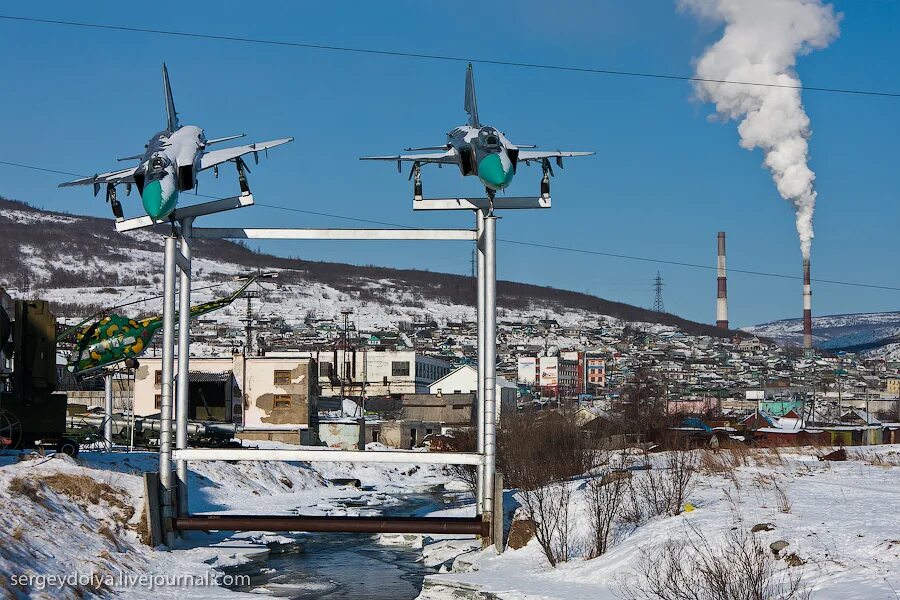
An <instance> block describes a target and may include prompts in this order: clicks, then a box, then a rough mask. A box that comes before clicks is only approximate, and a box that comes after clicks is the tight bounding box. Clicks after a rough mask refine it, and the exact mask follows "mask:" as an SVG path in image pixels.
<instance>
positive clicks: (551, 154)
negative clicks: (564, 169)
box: [519, 150, 595, 162]
mask: <svg viewBox="0 0 900 600" xmlns="http://www.w3.org/2000/svg"><path fill="white" fill-rule="evenodd" d="M592 154H595V152H568V151H560V150H519V160H520V161H526V162H527V161H529V160H541V159H544V158H568V157H570V156H590V155H592Z"/></svg>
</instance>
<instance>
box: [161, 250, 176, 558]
mask: <svg viewBox="0 0 900 600" xmlns="http://www.w3.org/2000/svg"><path fill="white" fill-rule="evenodd" d="M175 242H176V239H175V237H174V236H169V237H167V238H166V254H165V256H166V258H165V277H164V279H163V348H162V385H161V390H160V392H161V394H160V395H161V398H160V406H159V419H160V427H161V431H160V432H159V487H160V513H161V515H162V519H163V523H164V526H165V529H166V530H165V531H164V532H163V538H164V539H165V543H166V546H168V547H169V548H172V547H174V546H175V532H174V531H173V530H172V528H171V527H170V526H169V524H170V523H171V519H172V517H174V516H175V515H174V514H173V513H174V511H173V506H172V492H173V489H172V488H173V485H172V381H173V375H174V371H175V253H176V252H177V249H176V248H175Z"/></svg>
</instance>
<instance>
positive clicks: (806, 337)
mask: <svg viewBox="0 0 900 600" xmlns="http://www.w3.org/2000/svg"><path fill="white" fill-rule="evenodd" d="M812 347H813V344H812V288H811V287H810V280H809V259H808V258H804V259H803V349H804V350H806V351H807V352H812Z"/></svg>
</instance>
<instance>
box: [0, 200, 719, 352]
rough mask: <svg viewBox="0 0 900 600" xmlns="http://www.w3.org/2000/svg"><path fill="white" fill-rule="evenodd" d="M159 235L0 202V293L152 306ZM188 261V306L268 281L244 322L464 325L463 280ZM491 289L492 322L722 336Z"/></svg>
mask: <svg viewBox="0 0 900 600" xmlns="http://www.w3.org/2000/svg"><path fill="white" fill-rule="evenodd" d="M165 233H166V228H165V227H160V228H159V229H157V230H142V231H136V232H131V233H127V234H119V233H116V231H115V228H114V227H113V223H112V221H111V220H108V219H100V218H96V217H84V216H76V215H68V214H60V213H54V212H48V211H43V210H39V209H36V208H33V207H31V206H28V205H26V204H23V203H20V202H15V201H10V200H5V199H2V198H0V286H3V287H6V288H8V289H9V290H10V291H11V293H13V294H14V295H18V296H28V297H40V298H44V299H48V300H50V301H52V302H53V303H54V307H55V310H56V312H57V314H58V315H60V316H63V317H69V318H81V317H84V316H87V315H89V314H92V313H93V312H96V311H99V310H101V309H104V308H107V307H110V306H116V305H120V304H123V303H126V302H131V301H134V300H139V299H141V298H146V297H148V296H154V295H156V294H159V293H160V292H161V288H162V273H161V270H162V269H161V266H162V262H163V257H162V244H163V235H164V234H165ZM194 257H195V258H194V263H193V264H194V273H195V286H194V287H195V289H196V288H199V289H200V291H199V292H198V293H196V294H195V300H196V301H202V300H208V299H211V298H214V297H218V296H221V295H225V294H227V293H228V292H230V291H232V290H233V289H234V288H235V286H236V284H235V283H233V280H234V278H235V276H236V275H242V274H243V275H245V274H250V273H253V272H256V271H257V270H259V269H262V270H266V271H277V272H278V275H279V276H278V279H277V280H276V281H275V282H274V283H273V284H267V285H266V286H265V289H264V290H262V294H261V299H260V302H259V303H258V304H259V306H257V307H254V310H255V311H256V315H255V316H256V317H257V318H260V319H262V320H267V319H269V320H272V319H274V320H279V321H280V320H281V319H283V322H284V325H285V326H286V328H291V327H293V326H294V325H297V324H300V323H302V322H303V321H304V320H309V318H310V317H315V318H317V319H330V318H335V317H339V315H340V311H341V310H342V309H350V310H352V311H353V314H354V319H355V320H356V324H357V326H358V327H359V328H361V329H379V328H389V327H392V326H396V325H397V324H398V323H400V322H414V321H419V322H421V321H435V322H437V324H438V325H445V324H446V323H447V322H449V321H469V322H471V321H473V320H474V307H473V304H474V291H475V290H474V287H475V286H474V281H473V280H472V278H471V277H465V276H460V275H450V274H445V273H433V272H426V271H415V270H399V269H389V268H383V267H371V266H354V265H346V264H337V263H323V262H314V261H305V260H301V259H289V258H282V257H276V256H271V255H266V254H260V253H257V252H253V251H251V250H249V249H248V248H247V247H246V246H244V245H241V244H238V243H232V242H227V241H221V240H195V249H194ZM216 284H218V287H209V286H211V285H216ZM497 287H498V290H497V292H498V306H499V307H500V315H499V316H500V319H501V320H503V319H507V320H524V319H528V318H535V317H537V318H545V317H549V318H555V319H557V320H558V321H559V322H560V323H561V324H563V325H582V326H587V327H599V326H602V325H603V323H604V322H608V321H619V322H621V321H628V322H643V323H660V324H663V325H668V326H675V327H678V328H681V329H683V330H685V331H687V332H690V333H695V334H706V335H719V336H721V335H722V332H721V331H720V330H717V329H715V328H714V327H712V326H710V325H705V324H700V323H695V322H692V321H688V320H686V319H681V318H679V317H676V316H674V315H668V314H660V313H656V312H653V311H650V310H646V309H642V308H637V307H634V306H630V305H627V304H622V303H618V302H611V301H608V300H603V299H601V298H597V297H595V296H589V295H587V294H581V293H577V292H569V291H565V290H558V289H554V288H548V287H541V286H535V285H527V284H521V283H514V282H503V281H501V282H498V286H497ZM204 288H205V289H204ZM255 304H256V303H255ZM160 308H161V305H160V302H159V301H158V300H154V301H149V302H144V303H138V304H135V305H133V306H131V307H129V308H126V309H123V310H122V311H121V312H124V313H125V314H132V315H135V314H147V313H153V312H156V311H159V310H160ZM244 310H245V306H244V305H243V304H241V305H240V306H238V305H237V304H236V305H233V306H231V307H229V308H226V309H224V310H222V311H219V312H217V313H216V319H218V320H220V321H223V322H224V323H225V324H226V325H233V326H234V327H235V328H238V327H239V326H240V319H241V317H242V316H243V313H244Z"/></svg>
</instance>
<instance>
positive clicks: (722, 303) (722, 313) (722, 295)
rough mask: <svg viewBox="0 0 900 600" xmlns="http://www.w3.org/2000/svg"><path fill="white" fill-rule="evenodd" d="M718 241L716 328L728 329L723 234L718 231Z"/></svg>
mask: <svg viewBox="0 0 900 600" xmlns="http://www.w3.org/2000/svg"><path fill="white" fill-rule="evenodd" d="M717 237H718V240H719V270H718V273H719V276H718V278H717V279H716V287H717V288H718V291H717V294H716V327H718V328H720V329H728V290H727V284H726V280H725V232H724V231H720V232H719V234H718V236H717Z"/></svg>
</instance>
